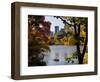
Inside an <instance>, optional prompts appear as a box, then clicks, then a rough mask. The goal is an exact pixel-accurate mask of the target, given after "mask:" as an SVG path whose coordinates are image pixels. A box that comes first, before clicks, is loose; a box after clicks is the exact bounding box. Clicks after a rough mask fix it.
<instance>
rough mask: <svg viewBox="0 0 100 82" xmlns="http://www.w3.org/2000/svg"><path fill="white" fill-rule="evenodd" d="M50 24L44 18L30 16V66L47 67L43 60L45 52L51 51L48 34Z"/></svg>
mask: <svg viewBox="0 0 100 82" xmlns="http://www.w3.org/2000/svg"><path fill="white" fill-rule="evenodd" d="M50 25H51V23H50V22H47V21H45V17H44V16H34V15H29V16H28V65H29V66H37V65H46V63H45V62H43V61H42V60H43V59H44V56H45V52H47V51H49V50H50V49H49V47H48V45H47V43H48V34H49V31H50Z"/></svg>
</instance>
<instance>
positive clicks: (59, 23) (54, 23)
mask: <svg viewBox="0 0 100 82" xmlns="http://www.w3.org/2000/svg"><path fill="white" fill-rule="evenodd" d="M45 21H49V22H51V28H50V30H51V31H53V32H55V26H59V30H60V29H61V28H64V24H63V22H62V21H61V20H60V19H57V18H55V17H53V16H45Z"/></svg>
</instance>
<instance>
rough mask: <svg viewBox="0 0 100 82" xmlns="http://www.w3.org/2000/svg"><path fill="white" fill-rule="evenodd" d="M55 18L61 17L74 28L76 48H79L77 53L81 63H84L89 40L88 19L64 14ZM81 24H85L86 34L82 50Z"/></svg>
mask: <svg viewBox="0 0 100 82" xmlns="http://www.w3.org/2000/svg"><path fill="white" fill-rule="evenodd" d="M54 17H55V18H57V19H58V18H59V19H61V21H63V23H64V24H65V25H69V26H70V27H71V28H73V29H74V30H73V31H74V34H73V36H74V39H75V40H76V43H75V44H76V48H77V55H78V61H79V64H83V59H84V55H85V52H86V48H87V42H88V28H87V27H88V19H87V18H85V17H63V16H54ZM81 26H84V27H85V28H84V32H85V36H84V37H83V38H84V45H83V50H82V52H81V51H80V40H81V36H80V35H81Z"/></svg>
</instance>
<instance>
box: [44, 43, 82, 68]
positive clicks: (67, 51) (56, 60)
mask: <svg viewBox="0 0 100 82" xmlns="http://www.w3.org/2000/svg"><path fill="white" fill-rule="evenodd" d="M81 49H82V47H81ZM50 50H51V51H50V52H49V53H48V54H47V55H46V56H45V58H44V61H45V62H46V64H47V65H48V66H50V65H70V64H78V59H77V58H74V59H72V60H71V61H68V60H67V61H66V60H65V58H66V57H70V56H71V54H72V53H73V52H75V51H76V46H66V45H52V46H50Z"/></svg>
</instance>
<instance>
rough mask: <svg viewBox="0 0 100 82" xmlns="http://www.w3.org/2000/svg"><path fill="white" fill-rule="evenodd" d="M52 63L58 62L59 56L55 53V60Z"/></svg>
mask: <svg viewBox="0 0 100 82" xmlns="http://www.w3.org/2000/svg"><path fill="white" fill-rule="evenodd" d="M54 61H56V62H58V61H59V54H58V53H55V59H54Z"/></svg>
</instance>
